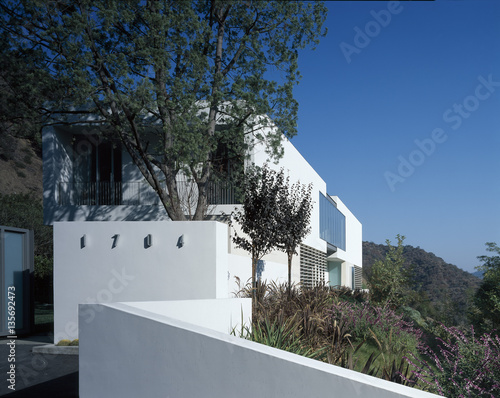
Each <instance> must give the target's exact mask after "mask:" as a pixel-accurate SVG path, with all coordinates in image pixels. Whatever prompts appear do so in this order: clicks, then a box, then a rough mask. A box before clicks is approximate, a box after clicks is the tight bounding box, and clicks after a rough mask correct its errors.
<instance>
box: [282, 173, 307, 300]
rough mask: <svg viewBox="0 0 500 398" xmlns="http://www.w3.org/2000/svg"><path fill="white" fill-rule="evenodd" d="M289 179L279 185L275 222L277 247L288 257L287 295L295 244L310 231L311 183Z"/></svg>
mask: <svg viewBox="0 0 500 398" xmlns="http://www.w3.org/2000/svg"><path fill="white" fill-rule="evenodd" d="M281 173H283V170H282V171H281ZM289 180H290V178H289V177H287V178H286V180H285V182H284V184H283V186H282V187H281V189H280V195H279V200H278V203H277V205H278V213H277V222H278V225H279V230H280V236H279V239H278V249H280V250H282V251H284V252H285V253H286V255H287V259H288V295H290V291H291V286H292V258H293V255H294V254H297V246H298V245H299V244H300V243H301V242H302V241H303V240H304V238H305V237H306V236H307V235H308V234H309V232H311V227H310V221H311V211H312V198H311V193H312V184H309V185H304V184H301V183H300V182H297V183H295V184H293V185H290V184H289Z"/></svg>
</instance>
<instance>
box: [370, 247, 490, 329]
mask: <svg viewBox="0 0 500 398" xmlns="http://www.w3.org/2000/svg"><path fill="white" fill-rule="evenodd" d="M388 249H389V248H388V246H386V245H380V244H375V243H372V242H363V275H364V276H365V277H366V278H367V280H370V277H371V270H372V267H373V264H374V263H375V262H376V261H378V260H382V261H383V260H384V258H385V255H386V253H387V252H388ZM403 256H404V258H405V264H404V268H405V270H406V272H407V273H409V274H410V278H409V279H410V285H409V289H408V291H407V295H408V299H409V300H408V303H407V305H408V306H410V307H412V308H414V309H416V310H418V311H419V312H420V313H421V315H422V317H423V318H424V319H426V320H428V319H429V318H432V319H433V320H435V321H437V322H441V323H444V324H446V325H455V326H457V325H467V324H468V319H467V311H468V306H469V305H470V303H471V302H472V299H471V298H470V297H472V296H473V295H474V293H475V292H476V290H477V289H478V287H479V285H480V282H481V281H480V279H479V278H477V277H475V276H473V275H472V274H470V273H468V272H466V271H464V270H462V269H460V268H458V267H457V266H455V265H453V264H448V263H446V262H445V261H444V260H443V259H442V258H439V257H437V256H436V255H434V254H433V253H429V252H426V251H425V250H423V249H421V248H419V247H413V246H410V245H406V246H404V249H403ZM412 265H413V266H412Z"/></svg>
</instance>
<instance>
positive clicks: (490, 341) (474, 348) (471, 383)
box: [407, 325, 500, 398]
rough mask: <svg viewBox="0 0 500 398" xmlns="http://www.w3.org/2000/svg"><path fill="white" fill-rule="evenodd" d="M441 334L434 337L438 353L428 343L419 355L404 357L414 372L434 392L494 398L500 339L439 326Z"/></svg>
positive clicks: (499, 383) (499, 382) (498, 386)
mask: <svg viewBox="0 0 500 398" xmlns="http://www.w3.org/2000/svg"><path fill="white" fill-rule="evenodd" d="M441 327H442V329H443V331H444V334H445V337H444V338H438V342H439V343H438V352H437V353H436V352H434V351H433V350H432V349H431V348H429V347H428V346H422V347H421V354H423V356H424V357H426V358H428V360H429V362H430V363H428V362H426V361H425V360H424V359H422V357H417V356H416V355H413V354H412V355H410V356H409V357H408V358H407V360H408V361H409V362H410V363H411V364H412V365H413V367H414V368H415V369H416V370H414V374H415V375H416V376H417V378H418V379H419V380H420V381H421V382H422V383H421V385H422V384H423V385H427V389H429V390H430V391H431V392H434V393H436V394H439V395H442V396H447V397H457V398H471V397H474V398H476V397H478V398H495V397H499V396H500V338H499V337H498V335H493V334H483V335H482V336H480V337H477V336H476V335H475V332H474V328H473V327H471V329H470V331H469V330H467V331H464V330H460V329H459V328H456V327H446V326H444V325H441Z"/></svg>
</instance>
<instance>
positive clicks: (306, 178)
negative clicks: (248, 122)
mask: <svg viewBox="0 0 500 398" xmlns="http://www.w3.org/2000/svg"><path fill="white" fill-rule="evenodd" d="M282 145H283V149H284V154H283V157H282V158H281V159H280V160H279V161H278V162H277V163H274V162H270V161H269V157H268V155H267V153H266V148H265V145H264V143H262V142H259V143H257V144H256V145H255V146H254V147H253V149H252V152H251V160H252V161H253V162H254V163H255V164H256V165H259V166H262V165H264V164H265V163H266V162H268V164H269V167H271V168H272V169H274V170H277V171H279V170H281V168H283V169H284V171H285V175H287V176H289V177H290V183H291V184H294V183H296V182H299V181H300V183H301V184H306V185H308V184H310V183H312V184H313V190H312V194H311V195H312V200H313V209H312V213H311V233H310V234H309V235H308V236H307V237H306V238H305V240H304V242H303V243H304V244H305V245H307V246H310V247H313V248H315V249H317V250H322V251H326V242H325V241H324V240H322V239H320V237H319V192H321V193H323V194H326V183H325V181H324V180H323V179H322V178H321V177H320V176H319V174H318V173H317V172H316V170H314V169H313V168H312V166H311V165H310V164H309V163H308V162H307V160H306V159H305V158H304V157H303V156H302V155H301V154H300V152H299V151H298V150H297V149H296V148H295V147H294V146H293V145H292V143H291V142H290V141H289V140H288V139H286V138H284V137H283V140H282Z"/></svg>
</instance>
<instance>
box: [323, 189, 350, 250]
mask: <svg viewBox="0 0 500 398" xmlns="http://www.w3.org/2000/svg"><path fill="white" fill-rule="evenodd" d="M319 228H320V233H319V237H320V238H321V239H323V240H326V241H327V242H328V243H330V244H332V245H334V246H336V247H338V248H339V249H342V250H345V216H344V215H343V214H342V213H341V212H340V211H339V209H337V206H336V205H335V202H334V201H333V200H332V199H331V198H330V197H327V196H325V195H323V194H322V193H321V192H320V193H319Z"/></svg>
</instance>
